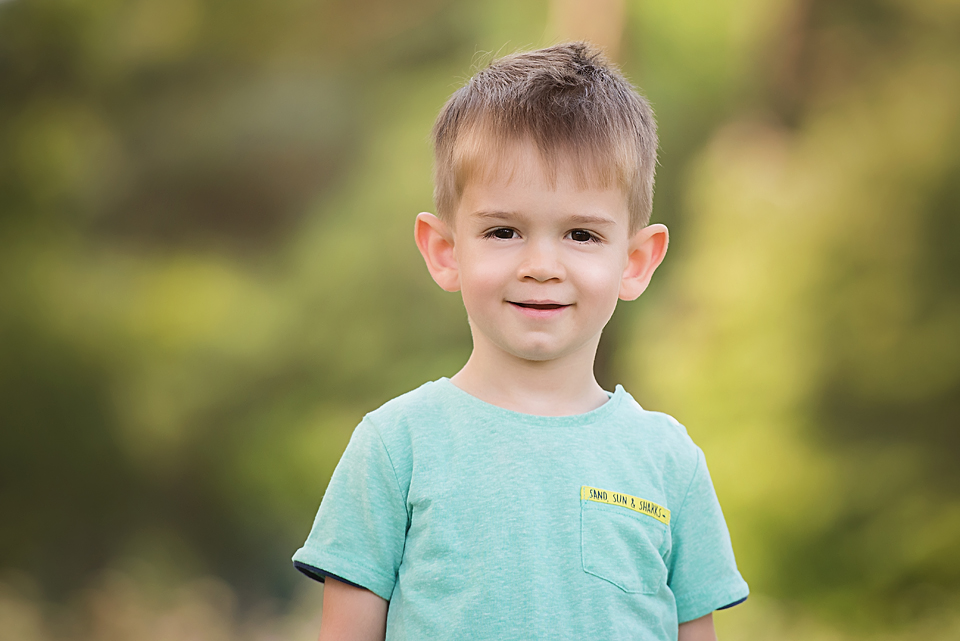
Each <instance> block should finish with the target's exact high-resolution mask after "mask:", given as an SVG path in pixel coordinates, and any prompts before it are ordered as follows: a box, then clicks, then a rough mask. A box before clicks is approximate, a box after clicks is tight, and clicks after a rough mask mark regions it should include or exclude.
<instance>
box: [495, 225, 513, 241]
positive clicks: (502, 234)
mask: <svg viewBox="0 0 960 641" xmlns="http://www.w3.org/2000/svg"><path fill="white" fill-rule="evenodd" d="M515 233H516V232H514V231H513V230H512V229H510V228H508V227H498V228H497V229H494V230H493V231H491V232H490V233H489V235H490V236H492V237H493V238H500V239H502V240H509V239H510V238H513V237H514V235H515Z"/></svg>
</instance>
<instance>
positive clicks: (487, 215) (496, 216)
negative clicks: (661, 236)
mask: <svg viewBox="0 0 960 641" xmlns="http://www.w3.org/2000/svg"><path fill="white" fill-rule="evenodd" d="M472 215H473V216H476V217H477V218H481V219H489V220H511V219H517V218H519V219H521V220H523V219H524V218H526V217H525V216H524V215H523V214H520V213H517V212H510V211H476V212H473V214H472ZM566 220H567V221H569V222H570V223H574V224H579V225H615V224H616V223H617V221H615V220H613V219H612V218H608V217H607V216H595V215H593V214H571V215H570V216H567V217H566Z"/></svg>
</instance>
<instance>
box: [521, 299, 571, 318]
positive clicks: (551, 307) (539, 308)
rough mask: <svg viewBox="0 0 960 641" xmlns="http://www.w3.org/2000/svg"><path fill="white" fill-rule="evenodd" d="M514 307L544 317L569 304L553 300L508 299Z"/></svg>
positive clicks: (527, 313)
mask: <svg viewBox="0 0 960 641" xmlns="http://www.w3.org/2000/svg"><path fill="white" fill-rule="evenodd" d="M508 302H509V303H510V304H511V305H513V306H514V307H518V308H520V310H521V311H522V312H523V313H524V314H526V315H528V316H535V317H544V316H552V315H554V314H555V313H557V312H559V311H560V310H562V309H566V308H567V307H570V305H564V304H563V303H555V302H553V301H508Z"/></svg>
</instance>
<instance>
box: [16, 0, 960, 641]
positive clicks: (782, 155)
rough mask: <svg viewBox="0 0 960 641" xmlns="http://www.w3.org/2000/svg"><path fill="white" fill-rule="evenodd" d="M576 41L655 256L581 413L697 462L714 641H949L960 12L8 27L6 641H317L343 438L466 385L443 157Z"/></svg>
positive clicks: (415, 7)
mask: <svg viewBox="0 0 960 641" xmlns="http://www.w3.org/2000/svg"><path fill="white" fill-rule="evenodd" d="M573 37H589V38H592V39H594V40H595V41H598V42H600V43H601V44H604V45H606V46H607V47H608V49H609V50H610V51H611V53H612V54H613V55H614V56H615V57H616V59H617V60H618V61H619V63H620V64H621V65H622V67H623V69H624V71H625V72H626V73H627V75H628V76H629V77H630V78H631V79H632V80H633V81H634V82H635V83H637V84H638V85H639V86H640V87H641V88H642V90H643V91H644V92H645V93H646V95H647V96H648V97H649V98H650V100H651V101H652V103H653V105H654V108H655V109H656V111H657V116H658V120H659V123H660V132H661V155H660V162H661V166H660V168H659V172H658V178H657V196H656V201H655V207H654V220H656V221H660V222H664V223H666V224H668V225H669V226H670V228H671V230H672V232H673V242H672V246H671V251H670V255H669V256H668V259H667V261H666V263H665V264H664V266H663V267H662V268H661V271H660V272H659V273H658V274H657V277H656V278H655V279H654V282H653V284H652V286H651V288H650V290H649V291H648V293H647V294H645V295H644V296H643V297H642V298H641V299H640V301H638V302H636V303H633V304H630V305H623V306H621V308H620V309H619V310H618V312H617V314H616V315H615V317H614V320H613V321H612V323H611V325H610V326H609V328H608V331H607V332H606V334H605V336H604V340H603V343H602V345H601V353H600V357H599V359H598V372H597V373H598V377H599V378H600V380H601V382H602V383H603V384H604V385H605V386H608V387H610V386H612V385H614V384H615V383H616V382H623V383H624V384H625V385H626V387H627V388H628V389H629V390H630V391H631V392H632V393H633V394H634V395H635V396H636V397H637V399H638V400H639V401H640V402H641V403H642V404H643V405H644V406H646V407H648V408H651V409H658V410H664V411H667V412H670V413H672V414H673V415H675V416H676V417H677V418H678V419H679V420H680V421H681V422H683V423H685V424H686V425H687V426H688V428H689V431H690V433H691V434H692V436H693V437H694V439H695V440H697V442H698V443H699V444H700V445H701V446H702V447H703V449H704V450H705V452H706V454H707V457H708V460H709V461H710V465H711V471H712V474H713V477H714V482H715V484H716V487H717V491H718V493H719V495H720V498H721V501H722V503H723V505H724V509H725V513H726V516H727V519H728V521H729V524H730V529H731V533H732V537H733V542H734V547H735V550H736V552H737V556H738V560H739V562H740V566H741V570H742V572H743V574H744V576H745V578H746V579H747V580H748V582H749V583H750V585H751V588H752V591H753V594H752V596H751V598H750V599H749V600H748V601H747V603H746V604H745V605H742V606H739V607H737V608H734V609H733V610H730V611H727V612H723V613H720V614H718V615H717V625H718V628H719V630H720V633H721V636H724V637H725V638H728V639H771V638H778V639H798V640H799V639H837V640H840V639H957V638H960V614H958V613H960V2H958V1H957V0H713V1H710V2H707V1H694V0H670V1H669V2H667V1H664V2H659V1H654V0H642V1H640V0H627V1H623V0H603V1H601V0H595V1H593V2H586V1H584V0H553V1H549V2H548V1H546V0H535V1H531V2H522V3H520V2H506V1H503V0H494V1H490V2H467V1H466V0H403V1H401V0H353V1H351V2H346V1H343V0H319V1H314V2H308V1H306V0H271V1H270V2H265V1H262V0H260V1H252V0H8V1H5V2H0V639H3V640H4V641H6V640H8V639H9V640H16V641H48V640H52V639H77V640H87V639H90V640H93V639H98V640H106V641H111V640H114V639H116V640H118V641H119V640H121V639H130V640H132V641H147V640H150V641H154V640H157V641H159V640H161V639H163V640H166V639H170V640H172V639H228V638H231V639H251V640H252V639H278V638H284V639H311V638H315V635H316V632H317V629H318V628H317V625H318V618H317V617H318V613H319V610H320V601H321V596H322V589H321V588H320V587H319V586H318V585H315V584H312V583H310V582H309V581H308V580H307V579H305V578H302V577H300V576H299V575H298V574H297V573H295V571H294V570H293V569H292V566H291V564H290V561H289V557H290V555H291V554H292V552H293V551H294V550H295V549H296V548H297V547H298V546H299V545H300V543H301V542H302V540H303V538H304V537H305V535H306V533H307V531H308V529H309V526H310V523H311V521H312V518H313V515H314V512H315V510H316V507H317V505H318V503H319V500H320V497H321V496H322V493H323V490H324V487H325V485H326V482H327V480H328V478H329V476H330V474H331V472H332V470H333V466H334V465H335V464H336V461H337V460H338V458H339V455H340V453H341V451H342V449H343V447H344V446H345V444H346V442H347V440H348V438H349V436H350V433H351V431H352V429H353V427H354V425H355V424H356V423H357V422H358V420H359V419H360V417H361V416H362V415H363V414H364V413H365V412H366V411H369V410H370V409H373V408H375V407H376V406H378V405H379V404H381V403H382V402H384V401H386V400H387V399H389V398H391V397H393V396H395V395H397V394H399V393H402V392H404V391H406V390H408V389H410V388H412V387H414V386H416V385H419V384H420V383H421V382H423V381H425V380H429V379H435V378H437V377H439V376H444V375H452V374H453V373H455V372H456V371H457V369H458V368H459V366H460V365H461V364H462V363H463V362H464V361H465V359H466V357H467V355H468V354H469V349H470V342H469V333H468V330H467V326H466V321H465V317H464V313H463V310H462V307H461V305H460V302H459V300H458V298H457V297H456V296H455V295H448V294H445V293H443V292H442V291H440V289H439V288H437V287H436V286H435V285H434V284H433V283H432V281H431V280H430V278H429V276H428V275H427V272H426V269H425V268H424V267H423V266H422V264H421V261H420V258H419V255H418V254H417V252H416V249H415V247H414V244H413V242H412V224H413V217H414V215H415V214H416V213H417V212H419V211H423V210H430V209H431V208H432V203H431V190H432V187H431V183H430V172H431V153H430V147H429V142H428V137H429V130H430V126H431V124H432V121H433V118H434V116H435V115H436V113H437V111H438V110H439V108H440V106H441V105H442V104H443V102H444V100H445V99H446V97H447V96H448V95H449V94H450V93H451V92H452V91H453V90H454V89H455V88H456V87H457V86H458V85H459V84H460V83H462V82H463V81H464V80H465V79H466V78H467V77H469V75H470V74H471V73H472V71H473V70H474V69H476V67H477V66H478V65H481V64H482V63H483V62H484V61H485V60H488V59H489V58H490V57H491V56H492V55H495V54H497V53H507V52H510V51H513V50H515V49H519V48H528V47H533V46H541V45H546V44H550V43H552V42H556V41H558V40H560V39H564V38H573Z"/></svg>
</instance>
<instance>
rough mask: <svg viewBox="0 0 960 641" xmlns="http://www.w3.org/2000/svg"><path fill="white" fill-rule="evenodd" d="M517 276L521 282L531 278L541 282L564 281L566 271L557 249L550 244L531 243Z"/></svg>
mask: <svg viewBox="0 0 960 641" xmlns="http://www.w3.org/2000/svg"><path fill="white" fill-rule="evenodd" d="M517 275H518V276H519V277H520V279H521V280H523V279H526V278H531V279H533V280H536V281H539V282H545V281H548V280H553V279H557V280H563V279H564V278H565V277H566V270H565V269H564V266H563V262H562V261H561V260H560V256H559V253H558V251H557V248H556V247H554V246H553V244H552V243H549V242H545V241H544V242H536V243H530V244H529V245H528V246H527V251H526V252H525V255H524V258H523V261H522V262H521V263H520V269H519V270H518V273H517Z"/></svg>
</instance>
